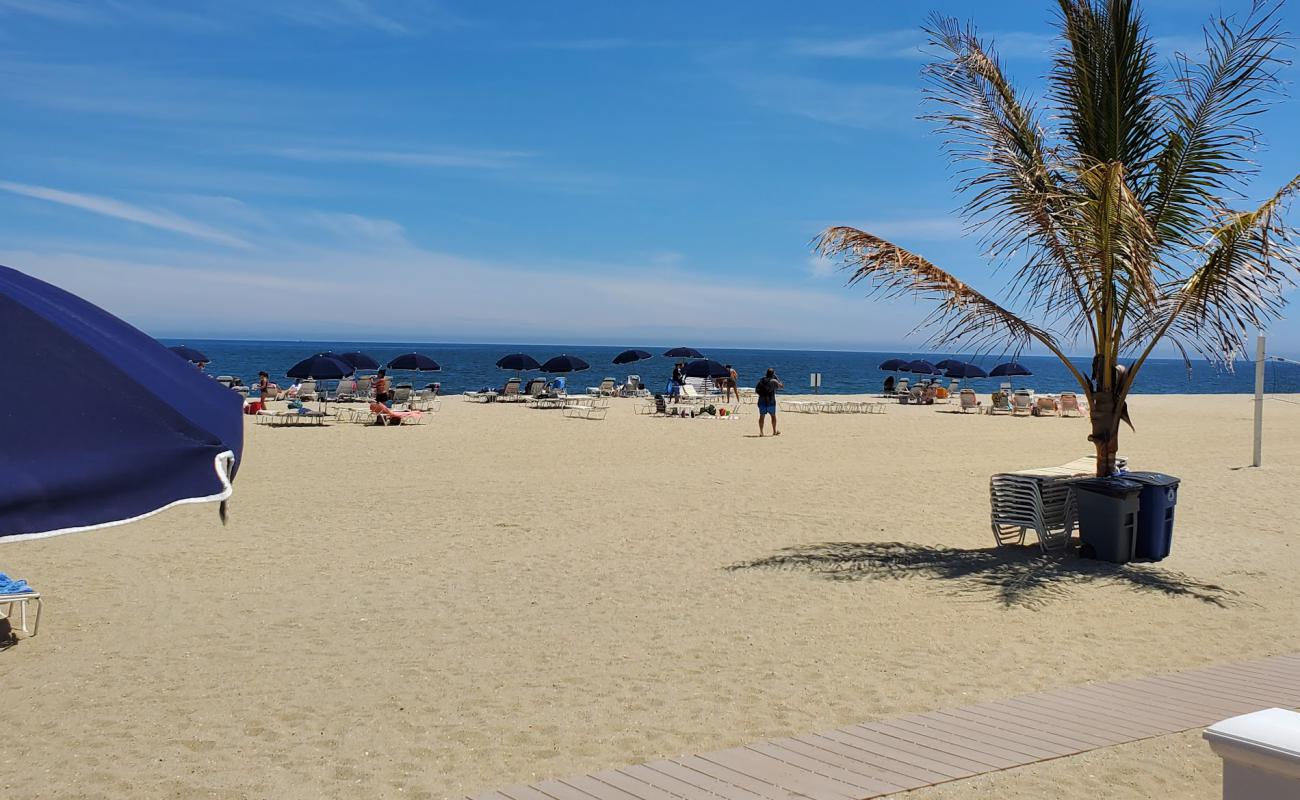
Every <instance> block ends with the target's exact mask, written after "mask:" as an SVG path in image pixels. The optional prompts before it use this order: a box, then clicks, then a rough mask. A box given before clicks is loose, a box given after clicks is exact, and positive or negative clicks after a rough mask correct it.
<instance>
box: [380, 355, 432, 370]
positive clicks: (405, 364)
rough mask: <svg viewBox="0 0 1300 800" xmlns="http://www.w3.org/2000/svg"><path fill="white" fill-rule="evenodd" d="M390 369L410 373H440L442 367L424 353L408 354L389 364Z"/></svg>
mask: <svg viewBox="0 0 1300 800" xmlns="http://www.w3.org/2000/svg"><path fill="white" fill-rule="evenodd" d="M388 368H389V369H404V370H407V371H408V372H438V371H439V370H441V369H442V367H440V366H438V362H437V361H434V360H433V359H432V358H429V357H428V356H426V355H424V354H423V353H406V354H404V355H400V356H398V357H397V358H394V359H393V360H392V361H389V362H388Z"/></svg>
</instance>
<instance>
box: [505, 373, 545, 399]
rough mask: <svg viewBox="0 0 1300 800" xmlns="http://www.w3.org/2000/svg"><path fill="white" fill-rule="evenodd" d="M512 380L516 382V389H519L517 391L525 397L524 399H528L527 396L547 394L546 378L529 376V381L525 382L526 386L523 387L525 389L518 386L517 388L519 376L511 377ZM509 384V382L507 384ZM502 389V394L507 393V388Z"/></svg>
mask: <svg viewBox="0 0 1300 800" xmlns="http://www.w3.org/2000/svg"><path fill="white" fill-rule="evenodd" d="M511 380H512V381H514V382H515V386H516V389H517V391H516V392H515V393H516V394H517V395H519V396H520V397H521V398H523V399H527V398H529V397H537V396H539V395H543V394H546V379H545V378H529V379H528V383H525V384H524V388H523V389H518V388H517V387H518V386H519V379H518V378H511ZM507 385H509V384H507ZM501 391H502V394H504V393H505V389H502V390H501Z"/></svg>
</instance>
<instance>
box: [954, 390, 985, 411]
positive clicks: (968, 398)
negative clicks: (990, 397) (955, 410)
mask: <svg viewBox="0 0 1300 800" xmlns="http://www.w3.org/2000/svg"><path fill="white" fill-rule="evenodd" d="M957 397H958V398H959V399H960V400H961V410H962V413H963V414H964V413H966V412H967V411H975V412H978V411H979V410H980V401H979V398H978V397H976V396H975V390H974V389H962V390H961V392H960V393H959V394H958V395H957Z"/></svg>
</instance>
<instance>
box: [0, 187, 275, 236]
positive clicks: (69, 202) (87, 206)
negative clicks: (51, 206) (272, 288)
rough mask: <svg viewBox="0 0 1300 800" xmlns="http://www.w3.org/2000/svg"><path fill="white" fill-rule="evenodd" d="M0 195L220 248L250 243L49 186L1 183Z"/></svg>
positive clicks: (134, 207) (123, 204) (146, 210)
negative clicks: (124, 223) (9, 194)
mask: <svg viewBox="0 0 1300 800" xmlns="http://www.w3.org/2000/svg"><path fill="white" fill-rule="evenodd" d="M0 191H6V192H10V193H12V194H17V195H22V196H24V197H32V198H35V199H38V200H44V201H46V202H50V203H58V204H59V205H64V206H69V207H71V208H78V209H81V210H82V211H89V212H90V213H92V214H99V215H101V216H105V217H112V218H113V219H121V220H126V221H127V222H134V223H136V224H139V225H145V226H148V227H150V228H157V229H159V230H164V231H170V232H172V233H179V234H182V235H184V236H190V237H193V238H195V239H202V240H204V241H208V242H213V243H215V244H223V245H227V246H230V247H243V248H246V247H249V246H250V245H249V243H248V242H246V241H244V240H243V239H240V238H239V237H237V236H232V235H230V234H228V233H225V232H224V231H220V230H218V229H216V228H213V227H211V226H209V225H205V224H203V223H201V222H196V221H194V220H191V219H187V218H186V217H182V216H180V215H179V214H174V213H172V212H170V211H160V210H155V209H149V208H143V207H141V206H137V205H133V204H131V203H127V202H124V201H122V200H116V199H114V198H112V197H103V196H101V195H94V194H81V193H78V192H67V191H63V190H61V189H53V188H50V187H48V186H33V185H31V184H26V183H14V182H12V181H0Z"/></svg>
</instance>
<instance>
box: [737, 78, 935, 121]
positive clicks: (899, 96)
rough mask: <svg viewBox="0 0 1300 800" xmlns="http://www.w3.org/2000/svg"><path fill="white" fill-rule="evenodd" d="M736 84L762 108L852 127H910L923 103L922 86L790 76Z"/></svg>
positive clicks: (747, 80)
mask: <svg viewBox="0 0 1300 800" xmlns="http://www.w3.org/2000/svg"><path fill="white" fill-rule="evenodd" d="M736 83H737V85H738V86H739V87H740V88H741V89H742V90H743V91H745V92H746V93H748V94H749V96H750V97H751V98H752V99H753V100H754V102H756V103H758V104H759V105H762V106H765V107H768V108H771V109H774V110H777V111H783V112H785V113H788V114H794V115H797V116H801V117H806V118H808V119H813V120H817V121H818V122H825V123H829V124H832V125H842V126H846V127H850V128H863V129H897V128H905V127H910V126H911V125H912V124H913V123H914V122H915V119H916V115H917V112H918V111H919V110H920V104H921V90H920V88H919V87H903V86H891V85H888V84H870V83H839V82H832V81H825V80H820V79H817V78H806V77H796V76H789V75H749V76H744V77H741V78H739V79H737V80H736Z"/></svg>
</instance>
